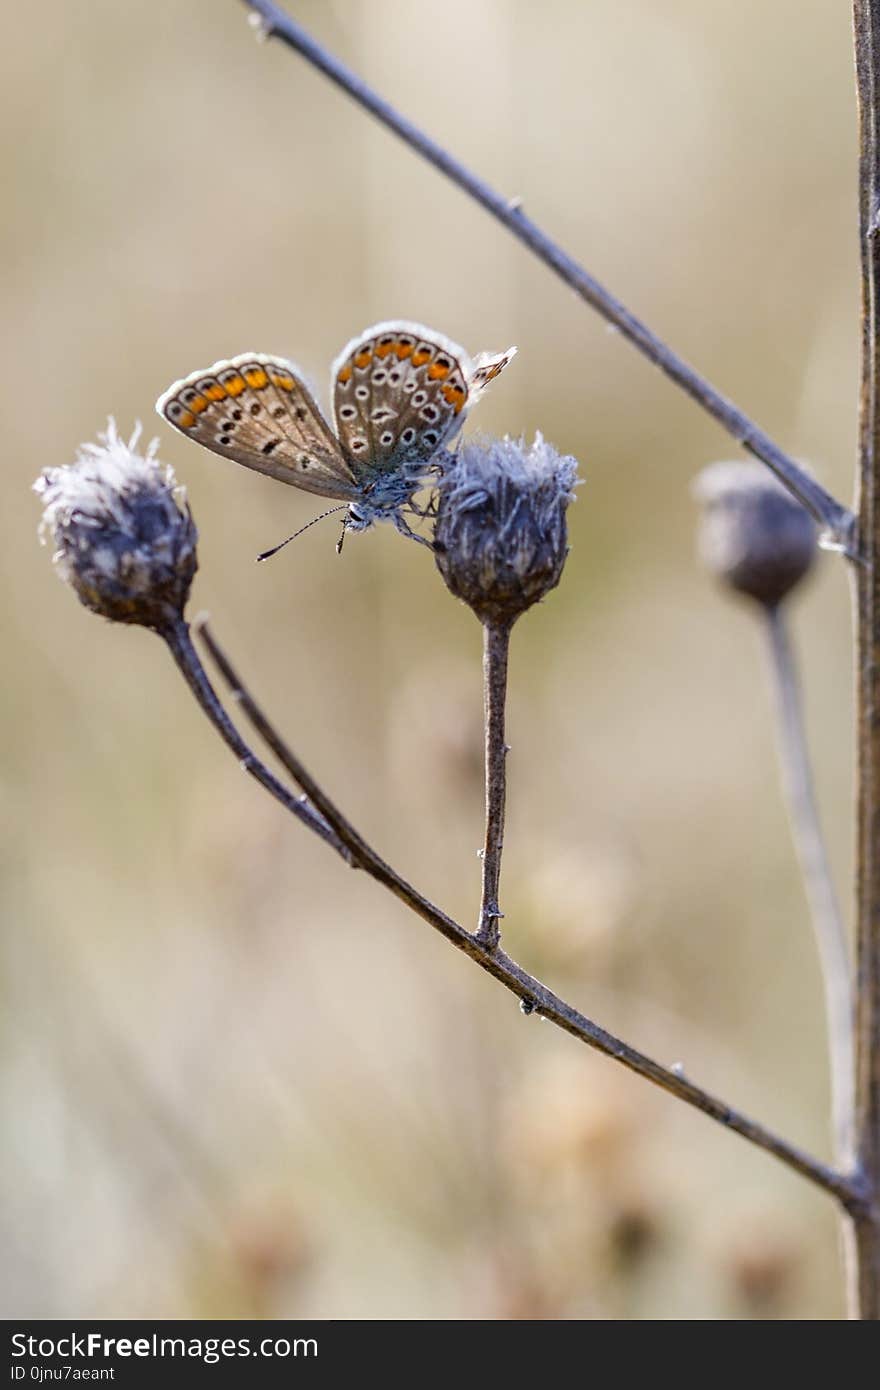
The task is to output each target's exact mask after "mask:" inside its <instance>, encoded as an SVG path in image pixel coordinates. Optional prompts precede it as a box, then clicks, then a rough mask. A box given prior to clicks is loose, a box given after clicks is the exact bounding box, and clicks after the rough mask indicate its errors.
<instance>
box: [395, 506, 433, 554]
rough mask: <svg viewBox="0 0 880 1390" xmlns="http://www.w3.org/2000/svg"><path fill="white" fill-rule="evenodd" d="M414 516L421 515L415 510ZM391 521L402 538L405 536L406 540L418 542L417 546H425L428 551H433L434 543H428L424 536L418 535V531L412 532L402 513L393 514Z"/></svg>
mask: <svg viewBox="0 0 880 1390" xmlns="http://www.w3.org/2000/svg"><path fill="white" fill-rule="evenodd" d="M414 514H415V515H416V516H421V515H422V513H421V512H417V511H415V510H414ZM392 520H393V521H394V525H395V526H396V527H397V529H398V531H399V532H400V534H401V535H402V536H406V538H407V540H411V541H418V543H419V545H426V546H427V547H428V549H429V550H433V549H434V542H433V541H429V540H428V539H427V538H426V537H425V536H420V535H419V533H418V531H414V530H413V529H412V527H411V526H410V525H409V524H408V523H407V521H406V520H405V518H404V515H403V513H402V512H400V511H397V512H395V513H394V515H393V517H392Z"/></svg>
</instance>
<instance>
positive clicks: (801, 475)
mask: <svg viewBox="0 0 880 1390" xmlns="http://www.w3.org/2000/svg"><path fill="white" fill-rule="evenodd" d="M244 3H245V4H246V5H247V6H248V8H249V9H250V10H252V11H253V12H254V14H255V15H257V16H259V26H260V29H261V31H262V33H263V34H265V35H266V37H268V38H279V39H281V40H282V42H283V43H285V44H287V45H288V47H290V48H292V49H294V50H295V51H296V52H297V53H299V54H300V55H301V56H302V57H303V58H305V59H306V60H307V62H309V63H311V64H312V65H313V66H314V67H316V68H317V69H318V70H319V71H320V72H323V73H324V75H325V76H326V77H329V78H330V80H331V82H335V83H336V85H337V86H338V87H341V88H342V90H343V91H344V92H346V93H347V94H348V95H349V96H350V97H352V98H353V99H354V100H355V101H356V102H357V103H358V104H359V105H360V106H362V107H363V108H364V110H366V111H369V112H370V114H371V115H372V116H375V117H376V119H377V120H378V121H381V123H382V124H383V125H384V126H386V127H387V128H388V129H389V130H391V131H392V132H393V133H394V134H395V135H397V136H399V137H400V139H401V140H403V141H404V142H405V144H407V145H409V147H410V149H412V150H415V152H416V154H419V155H421V156H422V158H423V159H426V160H427V161H428V163H429V164H432V165H433V166H434V168H435V169H437V170H439V172H440V173H441V174H445V176H446V177H447V178H448V179H450V180H451V181H452V182H453V183H454V184H456V185H457V186H458V187H459V188H460V189H462V190H463V191H464V192H465V193H467V194H468V196H469V197H471V198H473V199H474V200H475V202H477V203H479V204H480V206H481V207H483V208H485V210H486V212H488V213H490V214H491V215H492V216H493V217H494V218H496V219H497V220H498V221H499V222H500V223H501V224H502V225H503V226H504V227H506V228H507V230H508V231H509V232H512V233H513V235H514V236H515V237H517V238H518V240H519V241H521V242H522V243H523V244H524V245H525V246H527V247H528V248H529V250H530V251H532V252H533V253H534V254H535V255H536V256H537V257H538V258H539V260H542V261H543V262H544V264H545V265H546V266H549V268H550V269H551V270H552V271H554V272H555V274H557V275H558V276H559V277H560V279H562V280H563V281H564V282H565V283H566V284H567V285H568V286H569V287H570V288H571V289H573V290H574V291H575V293H576V294H578V295H579V296H580V298H581V299H583V300H584V301H585V302H586V303H587V304H589V305H590V306H591V308H593V309H595V310H596V312H597V313H598V314H601V316H602V317H603V318H604V319H606V320H607V321H608V322H609V323H611V324H613V325H614V327H615V328H617V329H618V331H619V332H620V333H621V334H622V336H623V337H624V338H626V339H627V341H628V342H630V343H632V344H633V346H634V347H636V348H638V350H639V352H641V353H642V354H643V355H644V356H645V357H647V359H648V361H649V362H653V364H654V366H655V367H659V368H660V370H661V371H662V372H664V373H665V375H666V376H668V377H669V378H670V380H672V381H674V382H675V384H676V385H677V386H680V387H681V388H682V390H683V391H686V392H687V394H688V395H689V396H690V397H691V399H692V400H695V401H696V402H697V404H698V405H700V406H702V408H703V409H704V410H705V411H707V412H708V413H709V414H710V415H712V416H713V417H714V418H715V419H716V420H717V421H718V423H719V424H720V425H721V426H722V428H723V429H725V430H726V431H727V432H728V434H730V435H731V436H732V437H733V438H734V439H735V440H736V441H737V443H739V444H741V445H742V446H743V448H744V449H747V450H748V451H749V453H751V454H754V455H755V457H756V458H759V459H761V460H762V461H763V462H764V463H766V464H767V466H768V467H769V468H771V469H772V470H773V472H774V473H775V474H776V475H777V477H778V478H779V479H780V481H781V482H782V483H784V484H785V486H786V487H787V488H788V489H789V490H790V491H791V492H792V493H793V494H794V495H795V497H797V498H798V500H799V501H800V502H802V503H803V505H804V506H805V507H806V508H807V509H808V511H810V512H811V513H812V515H813V516H814V517H815V518H816V520H817V521H818V522H820V524H821V525H822V526H824V527H825V528H826V529H827V531H828V533H829V535H830V537H831V539H832V541H833V543H834V545H835V547H836V548H838V549H840V550H842V551H843V552H844V553H845V554H846V555H848V556H850V558H852V557H854V554H855V551H854V548H853V528H854V518H853V515H852V513H851V512H850V510H849V508H848V507H845V506H844V505H843V504H842V503H840V502H838V501H837V500H836V498H834V497H832V496H831V494H830V493H829V492H827V491H826V490H825V488H823V487H822V486H821V484H820V483H818V482H817V481H816V480H815V478H812V477H810V475H809V474H807V473H805V472H804V470H803V469H802V468H800V467H799V465H798V464H797V463H795V461H794V459H793V458H791V457H790V456H789V455H788V454H786V453H785V452H784V450H782V449H781V448H780V447H779V445H778V444H776V443H775V442H774V441H773V440H772V439H771V438H770V436H769V435H768V434H765V432H764V431H763V430H762V429H761V428H760V427H759V426H758V425H757V424H755V422H754V421H753V420H750V419H749V417H748V416H747V415H746V414H745V413H744V412H743V411H742V410H740V409H739V407H738V406H736V405H734V403H733V401H730V400H728V399H727V397H726V396H723V395H722V394H721V392H720V391H718V390H716V388H715V387H714V386H713V385H712V384H711V383H710V382H709V381H707V380H706V378H705V377H703V376H701V375H700V373H699V372H697V371H695V370H694V368H693V367H691V366H690V365H689V363H687V362H685V361H684V359H683V358H681V357H679V356H678V354H677V353H675V352H673V350H672V349H671V348H670V347H668V346H667V345H666V344H665V343H664V342H663V341H662V340H661V339H660V338H658V337H657V335H656V334H655V333H654V332H652V330H651V329H650V328H648V326H647V324H645V323H642V321H641V320H640V319H638V318H636V316H635V314H633V313H631V312H630V310H629V309H627V307H626V305H624V304H622V303H621V302H620V300H619V299H616V298H615V296H614V295H613V294H611V293H610V291H608V290H607V289H605V287H604V285H601V284H600V283H599V281H598V280H596V279H595V277H594V276H592V275H591V274H590V273H589V271H587V270H585V269H584V267H583V266H581V265H579V264H578V262H577V261H576V260H574V259H573V257H571V256H569V255H568V253H567V252H566V251H564V250H563V249H562V247H561V246H558V245H557V244H556V243H555V242H554V241H553V240H551V238H550V237H549V236H547V234H546V232H544V231H542V230H541V228H540V227H539V226H537V224H536V223H534V222H533V221H532V220H531V218H529V217H527V216H526V215H525V213H524V212H523V211H522V209H521V207H520V206H519V204H518V202H517V201H515V200H514V201H512V200H511V199H509V198H504V197H502V195H501V194H500V193H496V192H495V190H494V189H493V188H490V187H489V185H488V184H487V183H485V182H484V181H483V180H482V179H480V178H478V177H477V176H476V174H473V173H472V172H471V171H470V170H469V169H468V168H466V166H465V165H464V164H462V163H461V162H460V161H459V160H457V159H455V158H454V157H453V156H452V155H451V154H449V153H448V151H447V150H445V149H443V147H442V146H441V145H438V144H437V142H436V141H435V140H432V139H431V137H430V136H428V135H426V134H425V133H424V132H423V131H422V130H420V129H419V128H418V126H416V125H414V124H413V122H412V121H410V120H408V119H407V118H406V117H405V116H402V115H401V114H400V112H398V111H395V109H394V108H393V107H392V106H391V105H390V104H389V103H388V102H387V101H385V100H384V99H383V98H382V97H380V96H379V95H378V93H376V92H374V91H373V90H372V89H371V88H370V87H369V86H368V85H367V83H366V82H364V80H363V79H362V78H360V77H358V76H357V75H356V74H355V73H353V72H352V71H351V70H350V69H349V68H347V67H346V66H345V64H344V63H341V62H340V61H339V59H338V58H335V57H334V56H333V55H332V54H331V53H328V52H327V50H326V49H325V48H323V47H322V46H321V45H320V44H319V43H317V42H316V40H315V39H313V38H312V37H311V35H310V34H308V33H306V31H305V30H304V29H303V28H302V27H301V26H300V25H299V24H297V23H296V21H295V20H293V19H291V18H290V16H289V15H287V14H285V12H284V11H283V10H282V9H281V8H280V6H278V5H276V4H273V3H272V0H244Z"/></svg>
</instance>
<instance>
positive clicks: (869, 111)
mask: <svg viewBox="0 0 880 1390" xmlns="http://www.w3.org/2000/svg"><path fill="white" fill-rule="evenodd" d="M854 17H855V40H856V80H857V86H858V97H859V152H860V164H859V223H860V235H861V251H862V393H861V411H860V421H859V483H858V499H857V505H858V544H859V548H860V551H861V553H862V555H863V557H864V564H863V565H860V566H859V567H858V574H857V580H856V584H857V600H856V604H857V606H856V682H857V688H856V701H857V705H856V739H857V758H856V775H857V779H858V830H857V835H858V843H857V862H856V906H857V920H856V979H857V981H858V994H857V999H856V1162H857V1170H858V1172H859V1174H860V1175H861V1181H862V1183H863V1185H864V1187H865V1189H866V1191H867V1193H868V1195H869V1197H871V1198H872V1199H873V1210H871V1211H868V1212H867V1213H866V1214H865V1215H864V1216H863V1217H862V1219H856V1221H855V1240H856V1253H857V1263H858V1300H859V1313H860V1316H861V1317H862V1318H866V1319H874V1320H878V1319H880V717H878V716H880V479H878V475H877V470H878V461H880V238H878V233H880V112H878V100H880V0H855V5H854Z"/></svg>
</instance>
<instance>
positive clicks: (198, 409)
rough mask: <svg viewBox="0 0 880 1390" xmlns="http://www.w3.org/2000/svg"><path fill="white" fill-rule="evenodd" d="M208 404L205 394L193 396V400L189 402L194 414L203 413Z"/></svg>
mask: <svg viewBox="0 0 880 1390" xmlns="http://www.w3.org/2000/svg"><path fill="white" fill-rule="evenodd" d="M208 404H209V403H208V401H206V400H205V398H204V396H193V398H192V400H191V401H190V402H189V408H190V410H191V411H192V413H193V414H194V415H201V413H202V411H203V410H207V409H208Z"/></svg>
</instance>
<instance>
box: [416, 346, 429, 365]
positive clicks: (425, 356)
mask: <svg viewBox="0 0 880 1390" xmlns="http://www.w3.org/2000/svg"><path fill="white" fill-rule="evenodd" d="M430 358H431V354H430V352H425V350H424V348H423V349H422V351H421V352H414V353H413V360H412V364H413V366H414V367H421V366H422V364H423V363H424V362H428V361H430Z"/></svg>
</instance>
